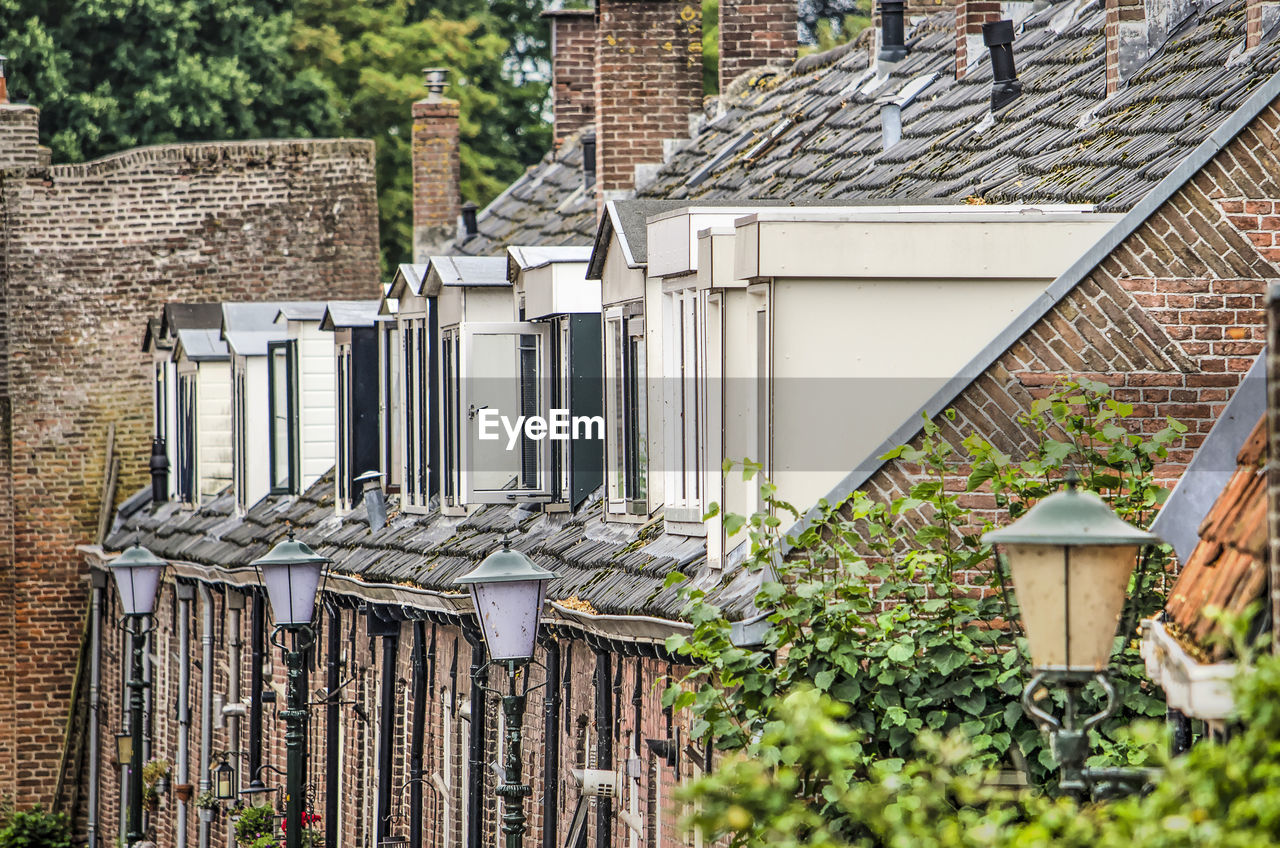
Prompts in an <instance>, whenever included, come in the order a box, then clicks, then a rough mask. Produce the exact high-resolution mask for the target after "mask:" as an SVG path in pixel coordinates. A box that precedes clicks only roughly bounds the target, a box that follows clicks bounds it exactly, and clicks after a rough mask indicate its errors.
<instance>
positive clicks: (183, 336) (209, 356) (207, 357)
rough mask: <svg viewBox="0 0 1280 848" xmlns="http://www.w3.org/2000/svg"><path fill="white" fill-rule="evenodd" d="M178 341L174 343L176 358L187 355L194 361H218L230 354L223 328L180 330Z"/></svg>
mask: <svg viewBox="0 0 1280 848" xmlns="http://www.w3.org/2000/svg"><path fill="white" fill-rule="evenodd" d="M177 336H178V343H177V344H176V345H174V349H173V355H174V358H175V359H176V358H179V357H182V356H186V358H187V359H190V360H191V361H192V362H216V361H218V360H225V359H227V358H228V357H229V356H230V353H229V352H228V350H227V343H226V342H225V341H223V339H222V332H221V330H205V329H184V330H178V333H177Z"/></svg>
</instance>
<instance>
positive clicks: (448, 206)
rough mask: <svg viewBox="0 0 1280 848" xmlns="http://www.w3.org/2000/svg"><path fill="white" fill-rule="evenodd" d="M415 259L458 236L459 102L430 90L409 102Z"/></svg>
mask: <svg viewBox="0 0 1280 848" xmlns="http://www.w3.org/2000/svg"><path fill="white" fill-rule="evenodd" d="M411 156H412V161H413V261H414V262H425V261H426V260H427V257H429V256H431V255H433V254H438V253H440V252H441V251H442V250H443V249H444V248H445V246H446V245H447V244H448V243H449V242H450V241H452V240H453V238H454V236H455V235H457V229H458V214H459V211H460V210H461V207H462V195H461V193H460V191H461V189H460V188H459V185H460V180H461V176H460V173H461V171H460V169H461V167H462V164H461V160H460V159H459V158H458V103H457V101H456V100H447V99H445V98H443V97H441V96H439V95H430V96H428V97H426V98H424V99H422V100H419V101H418V102H416V103H414V104H413V141H412V153H411Z"/></svg>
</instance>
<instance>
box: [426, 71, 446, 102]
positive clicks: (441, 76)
mask: <svg viewBox="0 0 1280 848" xmlns="http://www.w3.org/2000/svg"><path fill="white" fill-rule="evenodd" d="M422 75H423V76H424V77H426V82H425V83H423V84H424V85H426V87H427V95H428V97H429V98H430V99H432V100H439V99H440V98H442V97H444V89H445V86H446V85H447V84H448V82H449V69H448V68H423V69H422Z"/></svg>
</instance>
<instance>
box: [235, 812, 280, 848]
mask: <svg viewBox="0 0 1280 848" xmlns="http://www.w3.org/2000/svg"><path fill="white" fill-rule="evenodd" d="M275 822H276V818H275V810H274V809H272V807H271V805H270V804H259V805H258V806H256V807H245V808H244V809H243V810H241V811H240V817H239V818H238V819H237V820H236V845H239V846H240V848H278V846H279V845H280V841H279V840H278V839H277V838H276V834H275Z"/></svg>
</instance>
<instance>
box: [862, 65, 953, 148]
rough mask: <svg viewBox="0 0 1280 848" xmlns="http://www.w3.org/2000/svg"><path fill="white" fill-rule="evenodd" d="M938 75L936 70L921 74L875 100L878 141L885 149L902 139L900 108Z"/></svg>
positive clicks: (907, 103) (914, 97) (911, 100)
mask: <svg viewBox="0 0 1280 848" xmlns="http://www.w3.org/2000/svg"><path fill="white" fill-rule="evenodd" d="M938 76H939V74H938V73H937V72H936V71H933V72H931V73H927V74H921V75H920V76H918V77H916V78H915V79H913V80H911V82H909V83H907V84H906V85H904V86H903V87H902V89H901V90H900V91H898V93H897V94H889V95H886V96H884V97H881V98H880V99H879V100H877V101H876V104H877V105H879V107H880V141H881V144H882V145H883V148H884V149H885V150H888V149H889V148H890V147H893V146H894V145H895V144H897V143H898V142H899V141H901V140H902V110H903V109H905V108H907V107H908V106H910V105H911V103H912V102H913V101H914V100H915V99H916V98H917V97H919V96H920V93H921V92H923V91H924V90H925V89H926V88H928V87H929V86H931V85H933V83H934V81H936V80H937V79H938Z"/></svg>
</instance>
